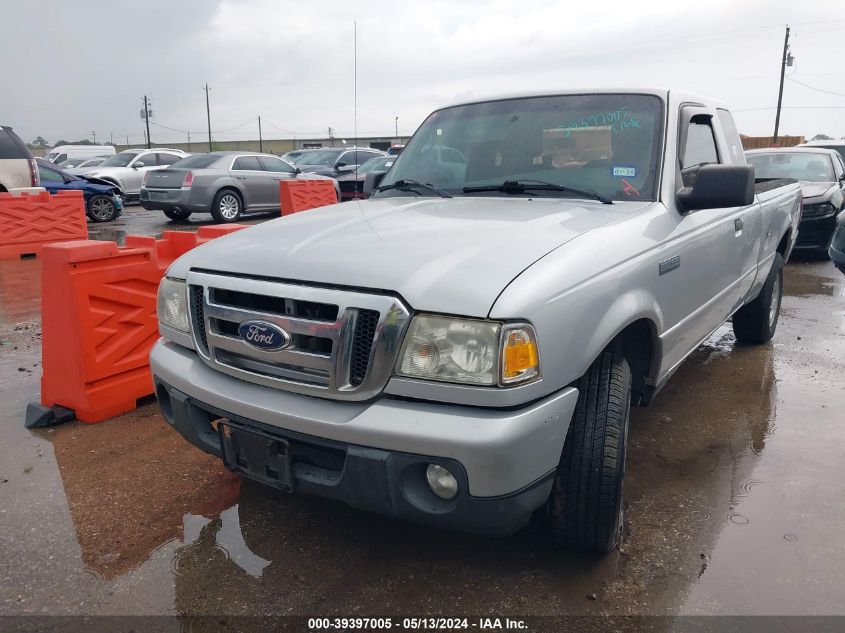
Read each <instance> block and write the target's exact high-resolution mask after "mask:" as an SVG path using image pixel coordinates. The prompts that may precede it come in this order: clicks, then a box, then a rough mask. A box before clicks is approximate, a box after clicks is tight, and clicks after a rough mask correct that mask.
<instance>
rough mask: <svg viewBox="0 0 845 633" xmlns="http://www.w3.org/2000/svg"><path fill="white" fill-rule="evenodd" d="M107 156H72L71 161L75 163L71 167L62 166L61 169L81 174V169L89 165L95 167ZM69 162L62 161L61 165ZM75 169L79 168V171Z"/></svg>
mask: <svg viewBox="0 0 845 633" xmlns="http://www.w3.org/2000/svg"><path fill="white" fill-rule="evenodd" d="M107 158H108V156H98V157H97V158H86V159H76V158H74V159H72V161H74V162H76V164H75V165H73V166H72V167H62V169H64V170H65V171H67V172H69V173H71V174H76V173H80V174H81V173H84V172H83V171H82V170H83V169H88V168H89V167H97V166H99V165H102V164H103V161H105V160H106V159H107ZM70 162H71V161H65V163H63V165H64V164H67V163H70ZM60 167H61V165H60ZM76 170H79V171H78V172H77V171H76Z"/></svg>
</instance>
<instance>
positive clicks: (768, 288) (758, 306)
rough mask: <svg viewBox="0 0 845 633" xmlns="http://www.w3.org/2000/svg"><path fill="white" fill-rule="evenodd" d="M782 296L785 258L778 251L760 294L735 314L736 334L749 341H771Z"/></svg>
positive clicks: (759, 342)
mask: <svg viewBox="0 0 845 633" xmlns="http://www.w3.org/2000/svg"><path fill="white" fill-rule="evenodd" d="M782 297H783V258H782V257H781V255H780V253H775V258H774V260H773V261H772V268H771V270H770V271H769V276H768V277H766V282H765V283H764V284H763V288H762V289H761V290H760V294H759V295H757V298H756V299H754V301H752V302H751V303H746V304H745V305H744V306H742V307H741V308H740V309H739V310H737V311H736V312H735V313H734V316H733V328H734V336H736V340H737V341H739V342H740V343H744V344H746V345H762V344H763V343H768V342H769V341H770V340H771V339H772V337H773V336H774V335H775V329H777V326H778V318H779V317H780V302H781V298H782Z"/></svg>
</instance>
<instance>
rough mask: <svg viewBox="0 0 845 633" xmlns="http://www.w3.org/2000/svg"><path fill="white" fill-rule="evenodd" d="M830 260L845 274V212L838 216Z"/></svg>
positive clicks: (831, 242)
mask: <svg viewBox="0 0 845 633" xmlns="http://www.w3.org/2000/svg"><path fill="white" fill-rule="evenodd" d="M828 254H829V255H830V259H831V260H833V263H834V264H836V267H837V268H838V269H839V270H840V271H842V274H845V211H843V212H842V213H840V214H839V215H838V216H836V231H834V233H833V239H832V240H831V241H830V250H829V251H828Z"/></svg>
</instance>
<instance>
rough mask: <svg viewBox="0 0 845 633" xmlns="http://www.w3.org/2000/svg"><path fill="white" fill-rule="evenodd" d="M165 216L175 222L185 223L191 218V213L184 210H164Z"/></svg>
mask: <svg viewBox="0 0 845 633" xmlns="http://www.w3.org/2000/svg"><path fill="white" fill-rule="evenodd" d="M164 215H166V216H167V217H168V218H169V219H171V220H173V221H174V222H184V221H185V220H187V219H188V218H189V217H191V212H190V211H184V210H182V209H164Z"/></svg>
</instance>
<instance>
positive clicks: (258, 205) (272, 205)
mask: <svg viewBox="0 0 845 633" xmlns="http://www.w3.org/2000/svg"><path fill="white" fill-rule="evenodd" d="M292 178H301V179H327V178H325V177H324V176H320V175H318V174H303V173H301V172H300V171H299V170H298V169H297V168H296V167H294V166H293V165H291V164H290V163H287V162H285V161H283V160H282V159H281V158H279V157H278V156H274V155H272V154H258V153H252V152H210V153H208V154H194V155H193V156H189V157H188V158H185V159H183V160H181V161H179V162H177V163H174V164H173V165H171V166H170V167H168V168H166V169H161V170H156V171H152V172H150V173H148V174H146V175H145V179H144V185H143V187H141V206H142V207H144V208H145V209H160V210H161V211H163V212H164V214H165V215H166V216H167V217H168V218H170V219H171V220H175V221H184V220H187V219H188V218H189V217H190V216H191V214H192V213H210V214H211V217H213V218H214V220H215V222H221V223H224V222H237V220H238V218H240V217H241V215H242V214H243V213H249V212H261V211H276V212H278V211H279V209H280V204H281V202H280V195H279V194H280V186H279V183H280V182H281V181H283V180H287V179H292ZM327 180H331V179H327ZM332 182H334V181H332ZM334 186H335V190H336V191H337V195H338V198H339V197H340V191H339V189H338V186H337V183H336V182H334Z"/></svg>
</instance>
